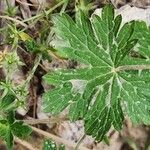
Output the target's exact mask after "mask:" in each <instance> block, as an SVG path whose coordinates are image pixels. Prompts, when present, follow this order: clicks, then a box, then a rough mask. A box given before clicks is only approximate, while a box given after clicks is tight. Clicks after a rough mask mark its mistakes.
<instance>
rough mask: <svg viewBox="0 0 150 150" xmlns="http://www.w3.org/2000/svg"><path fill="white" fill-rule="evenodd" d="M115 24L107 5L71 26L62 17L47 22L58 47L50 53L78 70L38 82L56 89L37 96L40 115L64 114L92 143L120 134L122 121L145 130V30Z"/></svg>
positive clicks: (148, 64) (149, 109)
mask: <svg viewBox="0 0 150 150" xmlns="http://www.w3.org/2000/svg"><path fill="white" fill-rule="evenodd" d="M121 20H122V17H121V16H114V9H113V7H112V5H106V6H105V7H104V8H103V10H102V13H101V16H97V15H92V17H91V19H88V18H86V16H85V15H84V13H82V12H80V15H79V16H78V18H77V19H76V21H73V20H72V19H71V18H70V17H69V16H68V15H67V14H61V15H54V16H53V18H52V21H53V23H54V31H55V34H56V37H57V39H59V40H60V41H61V44H55V45H54V46H55V49H57V50H58V51H62V52H63V53H65V54H66V56H68V57H69V58H72V59H75V60H77V61H79V62H80V63H81V64H84V65H82V66H83V67H82V68H77V69H69V70H63V69H59V70H56V71H54V72H51V73H48V74H46V75H45V76H44V80H45V81H46V82H47V83H49V84H52V85H55V87H56V88H55V89H53V90H50V91H47V92H46V93H45V94H44V95H43V103H44V110H45V111H46V112H50V113H52V114H54V115H56V114H59V113H60V112H61V111H63V110H64V109H65V108H68V109H69V117H70V119H71V120H72V121H75V120H79V119H83V120H84V123H85V132H86V133H87V134H88V135H92V137H94V138H95V139H96V140H97V141H101V140H103V139H104V138H105V137H106V133H107V132H108V131H109V129H110V128H111V126H113V127H114V128H115V129H116V130H120V129H121V128H122V123H123V120H124V115H128V116H129V117H130V118H131V120H132V121H133V123H144V124H150V100H149V99H150V94H149V93H150V90H149V89H150V84H149V81H150V76H149V73H150V71H149V70H150V61H149V56H150V55H149V47H150V42H147V41H148V40H146V37H149V36H150V32H149V28H148V27H147V26H144V25H143V23H142V24H141V23H139V22H136V21H131V22H128V23H126V24H124V25H121ZM139 28H140V29H141V28H142V29H144V32H143V31H141V30H140V31H137V29H139ZM136 34H140V35H141V36H140V37H139V36H135V35H136ZM143 34H144V35H143ZM141 37H145V38H143V40H141V39H140V38H141ZM149 39H150V38H149ZM137 43H138V44H137ZM144 44H145V45H144ZM143 45H144V46H145V47H146V48H145V49H143V48H142V47H143ZM135 49H136V52H135ZM135 53H136V55H135ZM133 54H134V55H133ZM123 108H124V109H123Z"/></svg>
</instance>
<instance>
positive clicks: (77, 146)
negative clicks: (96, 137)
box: [74, 134, 86, 150]
mask: <svg viewBox="0 0 150 150" xmlns="http://www.w3.org/2000/svg"><path fill="white" fill-rule="evenodd" d="M85 137H86V134H83V136H82V137H81V138H80V139H79V141H78V142H77V145H76V147H75V148H74V150H78V148H79V146H80V144H81V143H82V141H83V140H84V139H85Z"/></svg>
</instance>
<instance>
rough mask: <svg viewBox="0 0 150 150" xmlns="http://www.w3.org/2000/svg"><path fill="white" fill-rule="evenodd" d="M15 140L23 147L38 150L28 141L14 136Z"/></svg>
mask: <svg viewBox="0 0 150 150" xmlns="http://www.w3.org/2000/svg"><path fill="white" fill-rule="evenodd" d="M15 142H16V143H18V144H21V145H22V146H23V147H25V148H27V149H29V150H38V149H37V148H35V147H33V146H32V145H31V144H30V143H28V142H27V141H24V140H21V139H19V138H17V137H15Z"/></svg>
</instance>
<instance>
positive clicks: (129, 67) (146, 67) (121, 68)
mask: <svg viewBox="0 0 150 150" xmlns="http://www.w3.org/2000/svg"><path fill="white" fill-rule="evenodd" d="M114 70H115V72H119V71H124V70H150V65H124V66H119V67H117V68H116V69H114Z"/></svg>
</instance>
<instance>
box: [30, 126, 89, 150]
mask: <svg viewBox="0 0 150 150" xmlns="http://www.w3.org/2000/svg"><path fill="white" fill-rule="evenodd" d="M31 128H32V130H33V131H35V132H37V133H38V134H41V135H43V136H45V137H47V138H50V139H52V140H54V141H56V142H58V143H62V144H64V145H66V146H67V147H69V148H75V147H76V144H75V143H74V142H72V141H68V140H65V139H62V138H60V137H58V136H56V135H53V134H51V133H48V132H45V131H43V130H41V129H38V128H35V127H33V126H31ZM79 150H89V149H88V148H86V147H84V146H80V147H79Z"/></svg>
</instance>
